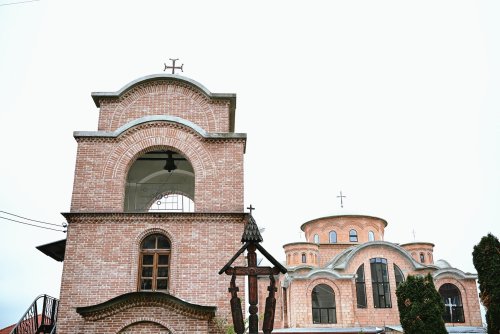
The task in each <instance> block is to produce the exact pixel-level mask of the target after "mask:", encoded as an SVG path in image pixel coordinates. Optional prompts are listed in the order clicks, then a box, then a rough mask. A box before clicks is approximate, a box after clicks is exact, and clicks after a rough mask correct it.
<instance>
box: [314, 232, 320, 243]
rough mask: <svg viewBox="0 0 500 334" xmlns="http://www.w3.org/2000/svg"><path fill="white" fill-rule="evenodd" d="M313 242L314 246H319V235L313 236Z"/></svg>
mask: <svg viewBox="0 0 500 334" xmlns="http://www.w3.org/2000/svg"><path fill="white" fill-rule="evenodd" d="M313 241H314V243H315V244H319V235H317V234H315V235H314V237H313Z"/></svg>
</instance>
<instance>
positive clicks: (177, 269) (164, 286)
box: [57, 74, 248, 334]
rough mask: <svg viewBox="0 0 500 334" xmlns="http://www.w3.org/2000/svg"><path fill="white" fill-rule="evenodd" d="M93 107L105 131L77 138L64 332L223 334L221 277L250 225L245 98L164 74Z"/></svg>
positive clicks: (226, 311)
mask: <svg viewBox="0 0 500 334" xmlns="http://www.w3.org/2000/svg"><path fill="white" fill-rule="evenodd" d="M92 98H93V100H94V102H95V105H96V106H97V107H98V108H99V109H100V111H99V121H98V126H97V131H76V132H74V138H75V139H76V141H77V143H78V151H77V157H76V168H75V176H74V186H73V195H72V200H71V211H70V212H68V213H64V216H65V218H66V220H67V222H68V231H67V240H66V244H65V254H64V267H63V274H62V283H61V285H62V286H61V294H60V304H59V315H58V321H57V333H58V334H70V333H82V334H83V333H85V334H89V333H96V334H97V333H164V334H166V333H213V332H215V330H216V328H215V327H214V326H215V325H214V323H215V321H214V319H215V318H216V317H217V318H227V317H228V316H230V308H229V294H228V286H229V278H228V277H226V276H225V275H222V276H220V275H218V271H219V269H220V268H221V267H222V266H223V265H224V264H225V263H226V262H227V261H228V260H229V259H230V258H231V257H232V256H233V254H234V253H235V252H237V251H238V249H239V248H240V247H241V242H240V239H241V236H242V233H243V231H244V226H245V222H246V221H247V219H248V214H247V213H244V203H243V154H244V152H245V144H246V135H245V134H242V133H235V131H234V129H235V124H234V119H235V108H236V95H235V94H215V93H211V92H210V91H208V90H207V89H206V88H205V87H203V86H202V85H201V84H199V83H197V82H195V81H193V80H190V79H187V78H184V77H181V76H178V75H167V74H162V75H151V76H147V77H143V78H140V79H138V80H135V81H133V82H131V83H129V84H127V85H126V86H124V87H123V88H122V89H120V90H119V91H117V92H104V93H92ZM238 280H239V285H240V286H241V285H244V282H243V279H242V278H241V279H238Z"/></svg>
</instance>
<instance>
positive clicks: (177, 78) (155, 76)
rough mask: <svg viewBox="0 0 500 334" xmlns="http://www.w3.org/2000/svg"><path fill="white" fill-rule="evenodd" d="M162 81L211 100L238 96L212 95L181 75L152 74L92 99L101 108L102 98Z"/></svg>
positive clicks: (201, 86) (113, 96)
mask: <svg viewBox="0 0 500 334" xmlns="http://www.w3.org/2000/svg"><path fill="white" fill-rule="evenodd" d="M160 80H171V81H178V82H181V83H184V84H187V85H189V86H191V87H193V88H195V89H196V90H198V91H200V92H202V93H203V94H204V95H205V96H207V97H208V98H211V99H227V100H230V99H235V100H236V94H234V93H212V92H210V91H209V90H208V89H207V88H206V87H205V86H203V85H202V84H201V83H199V82H197V81H195V80H192V79H189V78H186V77H183V76H181V75H177V74H151V75H146V76H144V77H141V78H139V79H136V80H134V81H131V82H129V83H128V84H126V85H125V86H123V87H122V88H121V89H120V90H118V91H116V92H92V93H91V96H92V99H93V100H94V103H95V105H96V106H97V107H100V102H99V99H101V98H117V97H120V96H121V95H123V94H124V93H125V92H127V91H129V90H130V89H132V88H134V87H136V86H139V85H141V84H144V83H146V82H150V81H160Z"/></svg>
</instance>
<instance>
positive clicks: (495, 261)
mask: <svg viewBox="0 0 500 334" xmlns="http://www.w3.org/2000/svg"><path fill="white" fill-rule="evenodd" d="M472 260H473V262H474V267H476V270H477V276H478V282H479V291H480V294H479V297H480V298H481V303H482V304H483V305H484V307H485V308H486V322H487V323H488V334H498V333H500V242H499V241H498V239H497V237H495V236H494V235H492V234H491V233H489V234H488V235H487V236H485V237H483V238H482V239H481V241H480V242H479V243H478V244H477V245H476V246H474V251H473V252H472Z"/></svg>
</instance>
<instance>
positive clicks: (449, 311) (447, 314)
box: [439, 283, 465, 323]
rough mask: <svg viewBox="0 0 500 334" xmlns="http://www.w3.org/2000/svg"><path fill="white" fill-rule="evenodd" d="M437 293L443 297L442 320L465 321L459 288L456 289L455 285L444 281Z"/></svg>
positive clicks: (448, 321) (450, 321) (449, 321)
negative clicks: (443, 309)
mask: <svg viewBox="0 0 500 334" xmlns="http://www.w3.org/2000/svg"><path fill="white" fill-rule="evenodd" d="M439 294H440V295H441V298H443V302H444V306H445V311H444V313H443V320H444V322H447V323H456V322H465V318H464V308H463V305H462V297H461V296H460V290H458V288H457V287H456V286H455V285H453V284H450V283H446V284H443V285H442V286H441V287H440V288H439Z"/></svg>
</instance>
